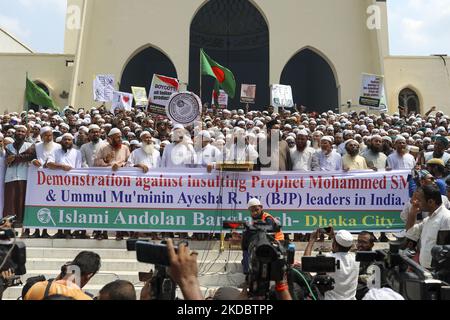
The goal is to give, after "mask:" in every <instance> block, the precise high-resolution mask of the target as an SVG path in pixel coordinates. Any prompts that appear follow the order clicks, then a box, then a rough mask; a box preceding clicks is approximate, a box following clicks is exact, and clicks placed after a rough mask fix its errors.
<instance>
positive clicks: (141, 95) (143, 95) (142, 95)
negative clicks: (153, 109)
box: [131, 87, 148, 107]
mask: <svg viewBox="0 0 450 320" xmlns="http://www.w3.org/2000/svg"><path fill="white" fill-rule="evenodd" d="M131 92H133V96H134V102H135V104H136V106H139V107H142V106H147V105H148V98H147V90H145V88H143V87H131Z"/></svg>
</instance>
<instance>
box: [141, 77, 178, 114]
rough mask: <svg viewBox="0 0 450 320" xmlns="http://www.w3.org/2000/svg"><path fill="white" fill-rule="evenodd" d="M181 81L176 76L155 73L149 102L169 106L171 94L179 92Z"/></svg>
mask: <svg viewBox="0 0 450 320" xmlns="http://www.w3.org/2000/svg"><path fill="white" fill-rule="evenodd" d="M179 86H180V84H179V81H178V79H175V78H169V77H165V76H161V75H159V74H154V75H153V80H152V86H151V87H150V95H149V97H148V100H149V103H150V104H152V105H157V106H161V107H167V105H168V104H169V99H170V96H171V95H172V94H173V93H175V92H178V89H179Z"/></svg>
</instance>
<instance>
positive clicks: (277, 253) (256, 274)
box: [223, 221, 288, 297]
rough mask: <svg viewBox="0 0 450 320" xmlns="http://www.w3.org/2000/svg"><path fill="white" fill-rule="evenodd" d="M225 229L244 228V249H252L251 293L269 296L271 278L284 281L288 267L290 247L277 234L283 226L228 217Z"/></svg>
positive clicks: (250, 255) (249, 257) (249, 273)
mask: <svg viewBox="0 0 450 320" xmlns="http://www.w3.org/2000/svg"><path fill="white" fill-rule="evenodd" d="M223 228H224V229H233V230H236V229H242V230H244V231H243V234H242V250H243V251H247V252H248V267H249V268H248V277H247V283H248V285H249V293H250V294H251V295H253V296H258V297H261V296H267V295H268V293H269V289H270V282H271V281H280V280H282V279H283V276H284V273H285V272H286V271H287V268H288V265H287V262H286V256H287V251H286V249H285V247H284V246H283V244H281V243H280V242H278V241H276V240H275V238H274V237H273V235H271V234H270V233H275V232H278V231H279V230H280V226H275V227H274V226H272V225H269V224H267V223H265V222H259V221H258V222H255V223H254V224H252V225H250V224H248V223H247V222H245V221H224V222H223Z"/></svg>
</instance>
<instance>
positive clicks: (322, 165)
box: [311, 136, 342, 171]
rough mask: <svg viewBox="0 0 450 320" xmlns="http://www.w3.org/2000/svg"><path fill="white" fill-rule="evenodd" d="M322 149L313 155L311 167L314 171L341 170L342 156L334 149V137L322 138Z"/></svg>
mask: <svg viewBox="0 0 450 320" xmlns="http://www.w3.org/2000/svg"><path fill="white" fill-rule="evenodd" d="M320 147H321V150H320V151H318V152H316V153H315V154H314V155H313V158H312V162H311V168H312V170H313V171H340V170H342V157H341V155H340V154H339V153H337V152H336V151H335V150H334V149H333V137H330V136H324V137H322V139H321V140H320Z"/></svg>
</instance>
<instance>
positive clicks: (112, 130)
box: [108, 128, 122, 137]
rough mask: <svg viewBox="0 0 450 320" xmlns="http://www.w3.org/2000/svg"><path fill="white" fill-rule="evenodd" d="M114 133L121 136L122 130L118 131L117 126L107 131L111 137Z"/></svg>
mask: <svg viewBox="0 0 450 320" xmlns="http://www.w3.org/2000/svg"><path fill="white" fill-rule="evenodd" d="M115 134H120V136H122V131H120V129H118V128H113V129H111V131H110V132H109V134H108V137H111V136H113V135H115Z"/></svg>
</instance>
